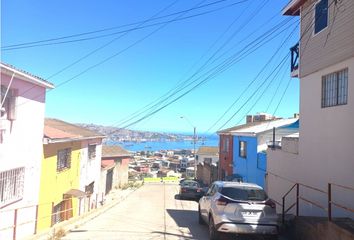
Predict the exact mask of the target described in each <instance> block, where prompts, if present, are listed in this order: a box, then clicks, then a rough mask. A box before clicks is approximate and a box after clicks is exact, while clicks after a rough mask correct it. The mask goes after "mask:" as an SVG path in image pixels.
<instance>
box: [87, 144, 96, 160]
mask: <svg viewBox="0 0 354 240" xmlns="http://www.w3.org/2000/svg"><path fill="white" fill-rule="evenodd" d="M95 158H96V145H95V144H91V145H88V159H89V160H94V159H95Z"/></svg>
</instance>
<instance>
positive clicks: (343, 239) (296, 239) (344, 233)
mask: <svg viewBox="0 0 354 240" xmlns="http://www.w3.org/2000/svg"><path fill="white" fill-rule="evenodd" d="M280 232H281V236H284V237H283V238H284V239H287V240H354V220H353V219H350V218H335V219H333V221H331V222H329V221H328V219H327V218H324V217H305V216H301V217H295V216H293V215H286V217H285V223H284V224H283V225H281V228H280Z"/></svg>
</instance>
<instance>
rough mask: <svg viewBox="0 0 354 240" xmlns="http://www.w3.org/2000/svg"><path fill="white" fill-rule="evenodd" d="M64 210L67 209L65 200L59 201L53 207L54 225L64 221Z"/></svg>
mask: <svg viewBox="0 0 354 240" xmlns="http://www.w3.org/2000/svg"><path fill="white" fill-rule="evenodd" d="M64 210H65V207H64V201H62V202H60V203H58V204H57V205H55V206H54V207H53V212H52V225H54V224H57V223H59V222H62V221H63V220H64V218H63V215H64V214H63V213H64Z"/></svg>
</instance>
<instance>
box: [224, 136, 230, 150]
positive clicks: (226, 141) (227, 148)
mask: <svg viewBox="0 0 354 240" xmlns="http://www.w3.org/2000/svg"><path fill="white" fill-rule="evenodd" d="M229 145H230V140H229V138H224V146H223V152H224V153H227V152H229Z"/></svg>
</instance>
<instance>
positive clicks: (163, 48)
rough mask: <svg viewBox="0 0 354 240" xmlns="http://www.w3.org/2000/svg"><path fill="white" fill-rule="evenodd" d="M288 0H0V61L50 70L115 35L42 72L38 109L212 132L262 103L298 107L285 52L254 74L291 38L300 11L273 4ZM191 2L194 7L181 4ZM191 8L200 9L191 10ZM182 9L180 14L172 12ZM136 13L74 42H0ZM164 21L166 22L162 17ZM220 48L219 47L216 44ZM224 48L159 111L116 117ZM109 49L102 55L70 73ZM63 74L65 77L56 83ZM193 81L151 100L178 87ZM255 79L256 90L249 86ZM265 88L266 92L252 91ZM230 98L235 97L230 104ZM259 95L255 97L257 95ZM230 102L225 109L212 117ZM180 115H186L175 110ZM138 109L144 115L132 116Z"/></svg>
mask: <svg viewBox="0 0 354 240" xmlns="http://www.w3.org/2000/svg"><path fill="white" fill-rule="evenodd" d="M287 2H288V0H268V1H267V0H257V1H254V0H248V1H247V0H223V1H220V0H219V1H217V0H204V1H200V0H198V1H197V0H193V1H186V0H179V1H175V0H169V1H157V0H151V1H138V0H130V1H115V0H110V1H94V0H92V1H87V0H86V1H84V0H76V1H68V0H63V1H44V0H38V1H19V0H3V1H1V46H2V47H3V48H2V51H1V61H3V62H5V63H9V64H12V65H14V66H16V67H18V68H21V69H24V70H26V71H29V72H31V73H33V74H35V75H38V76H40V77H42V78H44V79H48V77H49V76H51V75H53V74H54V73H56V72H58V71H59V70H61V69H63V68H64V67H65V66H68V65H70V64H71V63H73V62H75V61H77V60H78V59H79V58H81V57H82V56H85V55H86V54H88V53H89V52H91V51H93V50H95V49H97V48H99V47H101V46H103V45H104V44H107V43H108V42H110V41H113V42H112V43H111V44H109V45H108V46H107V47H104V48H102V49H101V50H99V51H97V52H96V53H95V54H92V55H91V56H90V57H87V58H86V59H84V60H83V61H80V62H78V63H77V64H75V65H73V66H72V67H71V68H68V69H66V70H65V71H63V72H61V73H60V74H57V75H55V76H54V77H52V78H49V79H48V81H50V82H52V83H54V85H56V86H58V87H57V88H55V89H54V90H52V91H49V92H48V93H47V102H46V116H47V117H54V118H59V119H62V120H64V121H68V122H73V123H96V124H102V125H109V126H117V127H125V126H128V128H131V129H137V130H150V131H170V132H172V131H173V132H188V131H192V130H193V129H192V125H193V126H196V127H197V131H198V132H199V133H204V132H205V131H207V130H209V132H214V131H217V130H218V129H219V128H220V127H222V128H226V127H231V126H234V125H237V124H241V123H243V122H244V116H245V115H246V114H255V113H257V112H264V111H266V110H268V112H269V113H274V112H275V114H276V115H277V116H282V117H291V116H292V115H293V113H295V112H298V105H299V82H298V79H291V80H289V75H290V60H289V59H286V62H285V63H284V64H283V65H281V66H282V68H280V70H279V74H278V75H277V76H276V77H274V78H273V77H272V76H273V75H271V77H269V78H268V80H267V81H266V82H265V83H264V84H263V85H262V84H261V82H262V81H264V79H266V78H267V76H268V75H269V74H270V73H271V72H272V71H274V69H275V68H276V66H277V65H278V64H279V63H280V62H281V60H282V59H283V58H284V57H285V56H286V55H287V54H288V53H289V48H290V47H291V46H293V45H295V43H296V42H297V40H298V38H299V30H298V29H297V28H296V26H297V25H296V24H297V22H296V21H297V20H298V19H296V18H291V17H290V18H289V17H285V16H282V15H281V9H282V8H283V7H284V6H285V5H286V4H287ZM212 3H215V4H212ZM208 4H210V5H208ZM205 5H206V6H205ZM196 7H200V8H197V9H192V10H190V11H184V10H187V9H191V8H196ZM181 11H184V12H182V13H179V14H175V15H171V16H169V17H165V18H160V19H156V20H154V21H150V22H147V21H146V20H149V19H150V20H151V18H152V17H161V16H165V15H170V14H172V13H176V12H181ZM207 12H208V13H207ZM255 12H257V14H255ZM198 14H199V16H194V15H198ZM189 16H193V17H189ZM183 17H184V18H186V19H180V20H178V19H176V18H183ZM188 17H189V18H188ZM139 21H140V23H139V24H138V25H129V26H126V27H122V28H116V29H114V30H111V31H105V32H100V33H96V34H92V35H83V36H80V37H76V38H75V39H80V41H77V42H72V43H62V44H56V45H47V46H39V47H31V48H22V49H12V50H6V47H7V46H9V45H13V44H21V43H27V42H33V41H39V40H46V39H51V38H57V37H63V36H69V35H74V34H79V33H85V32H90V31H95V30H100V29H106V28H110V27H117V26H121V25H125V24H130V23H136V22H139ZM163 21H172V22H170V23H166V24H163V23H161V22H163ZM286 21H288V22H286ZM155 23H156V24H160V25H155V26H150V27H146V28H142V29H138V30H135V31H129V32H128V33H126V34H125V35H122V36H121V37H120V38H119V39H115V38H118V36H120V35H119V34H115V35H111V36H107V37H101V38H96V39H92V40H87V41H83V39H82V38H84V37H92V36H98V35H102V34H109V33H113V32H117V31H122V30H127V29H131V28H134V27H144V26H146V25H148V24H155ZM277 24H279V26H278V28H275V29H277V31H278V33H279V34H278V35H276V36H275V35H274V36H275V37H274V38H272V39H269V40H268V41H267V42H266V43H264V42H262V43H260V44H259V45H256V46H259V48H258V49H253V48H252V49H251V50H249V51H252V53H250V54H247V56H245V54H243V55H242V54H241V55H240V53H242V50H243V49H245V46H247V44H248V45H249V46H254V45H250V44H252V42H253V43H255V42H254V41H257V39H261V36H264V32H266V31H267V30H269V29H271V28H272V27H274V26H276V25H277ZM286 24H287V25H286ZM227 29H228V31H226V30H227ZM262 34H263V35H262ZM73 39H74V38H70V39H65V40H73ZM113 39H115V40H113ZM217 40H219V41H217ZM213 44H214V45H213ZM4 47H5V48H4ZM278 48H279V49H280V50H279V51H278V52H277V54H276V55H275V57H274V58H273V59H272V61H271V62H269V63H267V62H268V61H269V59H270V58H271V56H273V54H274V53H275V52H276V51H277V49H278ZM218 49H221V50H219V51H217V50H218ZM215 52H216V53H217V54H216V56H217V57H216V60H214V61H211V62H209V64H207V65H206V66H205V68H204V70H203V71H201V72H199V75H196V76H195V77H191V76H193V74H194V73H195V72H196V71H197V70H198V68H200V66H202V65H203V64H204V63H205V62H206V61H207V59H208V58H210V57H211V56H213V53H215ZM237 54H238V55H237ZM114 55H116V56H114ZM113 56H114V57H113ZM218 56H220V57H218ZM231 56H235V57H238V58H236V59H237V61H235V62H233V64H230V66H229V68H227V69H225V71H223V72H222V73H218V74H217V75H216V76H215V77H214V78H212V79H210V80H208V81H206V82H205V84H202V85H201V86H200V87H197V88H196V89H194V90H191V91H190V92H189V93H188V94H186V95H185V96H183V97H180V99H178V100H176V101H175V102H174V103H172V104H170V105H168V106H166V107H165V108H163V109H162V110H160V111H158V107H154V108H151V109H150V110H149V111H152V112H154V111H156V113H155V114H153V115H151V116H150V115H149V114H148V115H147V116H146V114H147V113H149V112H144V113H142V114H140V115H139V116H138V117H136V118H133V119H131V120H129V121H127V122H124V123H123V120H125V119H127V117H129V116H131V114H132V113H135V112H136V111H138V110H141V109H143V110H144V109H146V108H143V107H144V106H146V105H147V104H150V103H152V102H154V101H155V100H156V99H158V98H159V97H161V96H163V95H164V94H166V92H168V91H170V90H171V89H176V88H175V87H176V85H177V84H178V83H179V82H180V81H186V80H188V79H190V81H193V80H194V81H195V82H194V83H193V84H196V83H198V82H199V81H202V80H204V79H205V76H207V75H205V74H210V73H213V70H218V69H220V68H217V67H216V66H218V64H220V63H222V62H223V61H225V59H227V58H228V57H231ZM107 58H110V59H109V60H107V61H106V62H104V63H102V64H100V65H98V66H96V67H93V68H91V69H90V70H88V71H87V72H85V73H83V74H81V75H79V76H78V77H75V76H76V75H78V74H80V73H82V72H83V71H85V70H86V69H88V68H90V67H91V66H94V65H96V64H98V63H100V62H102V61H103V60H104V59H107ZM212 59H215V58H212ZM234 59H235V58H234ZM264 66H266V67H265V69H264V71H263V72H262V73H261V74H260V77H259V78H257V79H256V80H255V81H254V84H252V85H251V86H250V87H249V88H247V91H246V92H245V93H244V94H243V95H241V94H242V92H243V91H245V89H246V87H247V85H248V84H249V83H250V82H252V80H254V78H255V77H256V76H257V74H258V73H259V72H260V71H261V69H262V68H263V67H264ZM73 77H75V78H73ZM198 77H199V78H198ZM72 78H73V79H72ZM70 79H72V80H70ZM63 82H66V83H65V84H63V85H61V84H62V83H63ZM193 84H192V85H190V87H187V88H185V89H183V90H181V91H180V92H178V93H177V94H176V95H174V97H170V98H168V101H165V102H163V103H162V105H159V106H160V107H161V106H163V105H164V104H166V103H168V102H169V101H171V100H173V99H174V98H176V97H178V96H179V95H180V94H183V93H185V92H186V91H188V90H189V89H190V88H191V86H193ZM288 84H289V85H288ZM259 86H261V87H260V88H259V91H258V92H256V93H254V91H255V90H256V89H257V88H258V87H259ZM285 89H287V91H285ZM263 91H264V94H263V95H262V96H260V94H261V93H262V92H263ZM283 95H284V97H283V98H282V101H281V102H280V99H281V97H282V96H283ZM237 98H240V100H239V101H238V102H237V103H236V104H234V106H233V107H231V108H230V106H231V104H232V103H233V102H234V101H235V100H236V99H237ZM257 99H259V101H258V102H257V103H256V101H257ZM247 100H248V101H247ZM278 104H279V107H278V108H277V106H278ZM243 105H244V107H242V106H243ZM253 106H254V107H253ZM268 106H269V107H268ZM241 107H242V108H241ZM228 108H230V111H228V112H227V113H226V114H225V116H224V117H223V118H221V119H220V121H219V122H217V124H215V126H214V127H212V126H213V125H214V123H215V122H216V121H217V120H218V119H219V118H220V117H221V116H222V115H223V114H224V113H225V111H226V110H227V109H228ZM276 109H277V111H275V110H276ZM182 115H183V116H185V117H186V118H187V119H188V121H185V120H184V119H181V118H180V116H182ZM233 115H234V117H232V116H233ZM141 118H143V119H144V120H142V121H140V119H141ZM135 121H137V123H134V122H135Z"/></svg>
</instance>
